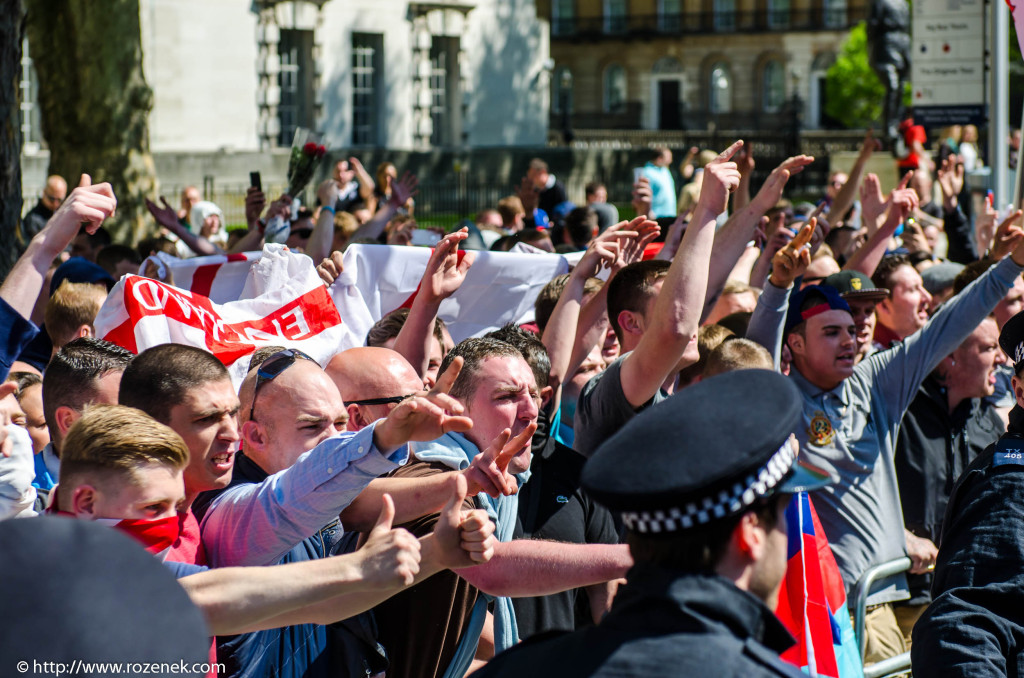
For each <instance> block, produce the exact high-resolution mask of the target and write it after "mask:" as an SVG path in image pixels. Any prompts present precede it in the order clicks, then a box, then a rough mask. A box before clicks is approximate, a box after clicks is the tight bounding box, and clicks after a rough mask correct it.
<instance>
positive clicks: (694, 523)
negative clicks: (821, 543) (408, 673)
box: [474, 370, 814, 678]
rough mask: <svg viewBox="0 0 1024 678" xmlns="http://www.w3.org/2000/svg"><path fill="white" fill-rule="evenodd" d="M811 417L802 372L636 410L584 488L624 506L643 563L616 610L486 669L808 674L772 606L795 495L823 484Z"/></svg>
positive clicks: (587, 473) (537, 639)
mask: <svg viewBox="0 0 1024 678" xmlns="http://www.w3.org/2000/svg"><path fill="white" fill-rule="evenodd" d="M751 394H757V397H755V398H751V397H750V395H751ZM739 402H743V403H744V406H743V408H737V407H736V406H735V405H736V403H739ZM800 414H801V402H800V396H799V393H798V392H797V390H796V387H795V386H794V385H793V384H792V383H791V382H790V380H788V379H786V378H785V377H783V376H781V375H779V374H777V373H774V372H770V371H767V370H741V371H738V372H731V373H727V374H723V375H719V376H716V377H715V378H713V379H708V380H706V381H703V382H701V383H699V384H697V385H695V386H692V387H690V388H687V389H685V390H684V391H682V392H680V393H679V394H677V395H675V396H673V397H672V398H670V399H668V400H667V401H665V402H663V403H660V404H658V405H655V406H654V407H652V408H650V409H649V410H647V411H645V412H643V413H641V414H639V415H638V416H636V417H635V418H633V419H632V420H631V421H630V422H629V423H628V424H626V425H625V426H624V427H623V428H622V429H621V430H620V431H619V432H618V433H616V434H615V435H614V436H613V437H612V438H610V439H609V440H607V441H606V442H605V443H604V444H603V445H601V446H600V447H599V448H598V450H597V452H596V453H595V454H594V456H593V457H592V458H591V459H590V460H589V461H588V462H587V465H586V466H585V467H584V469H583V487H584V489H585V490H586V491H587V492H589V493H590V494H591V495H592V496H593V498H594V499H595V500H596V501H597V502H599V503H601V504H604V505H605V506H607V507H608V508H609V509H611V510H612V511H615V512H618V513H619V514H621V516H622V520H623V523H624V524H625V526H626V528H627V530H628V533H627V539H628V542H629V545H630V549H631V551H632V554H633V560H634V563H635V564H634V567H633V568H632V569H631V570H630V571H629V574H628V575H627V581H628V583H627V584H626V586H624V587H623V588H621V589H620V590H619V594H618V596H617V597H616V599H615V602H614V604H613V606H612V609H611V611H610V612H609V613H608V615H607V616H606V617H605V618H604V620H603V621H602V622H601V623H600V624H599V625H598V626H595V627H589V628H587V629H583V630H579V631H576V632H573V633H564V632H552V633H547V634H540V635H537V636H534V637H533V638H531V639H530V640H527V641H526V642H524V643H521V644H520V645H518V646H516V647H514V648H512V649H511V650H508V651H507V652H504V653H502V654H499V655H498V656H497V657H495V658H494V659H492V660H491V661H490V662H489V663H488V664H487V665H486V666H484V668H483V669H481V670H480V671H479V672H477V673H476V674H474V676H479V677H482V678H485V677H487V676H499V675H500V676H515V675H521V676H528V675H550V676H613V675H614V676H644V677H647V676H655V675H668V674H671V675H679V676H693V677H699V676H721V675H726V674H727V675H743V676H745V678H754V677H756V676H801V675H804V674H802V673H800V671H799V670H797V669H796V668H795V667H792V666H790V665H788V664H785V663H783V662H782V661H781V660H780V659H779V653H780V652H783V651H784V650H786V649H787V648H789V647H790V646H791V645H793V642H794V641H793V638H792V637H791V636H790V634H789V633H788V632H787V631H786V628H785V627H784V626H783V625H782V623H781V622H780V621H779V620H778V619H777V618H776V617H775V615H774V614H773V613H772V608H773V607H774V606H775V603H776V599H777V597H778V593H779V585H780V584H781V582H782V577H783V574H784V573H785V570H786V562H787V554H786V549H787V540H786V522H785V517H784V511H785V507H786V504H787V503H788V499H789V493H791V492H796V491H800V490H807V489H812V487H814V484H813V483H814V481H811V479H810V476H809V475H808V474H807V473H806V472H802V470H797V469H799V467H796V468H794V462H795V460H796V445H795V442H794V441H793V440H792V439H791V433H792V432H793V430H794V429H795V427H796V426H797V425H798V424H799V420H800ZM805 481H806V482H805Z"/></svg>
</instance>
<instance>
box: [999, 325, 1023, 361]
mask: <svg viewBox="0 0 1024 678" xmlns="http://www.w3.org/2000/svg"><path fill="white" fill-rule="evenodd" d="M999 348H1001V349H1003V353H1005V354H1006V355H1007V357H1008V358H1009V359H1010V360H1011V361H1012V362H1013V371H1014V372H1017V373H1018V374H1019V373H1020V371H1021V370H1022V369H1024V311H1021V312H1020V313H1018V314H1017V315H1015V316H1013V317H1012V318H1010V319H1009V320H1007V321H1006V324H1005V325H1003V329H1002V330H1000V332H999Z"/></svg>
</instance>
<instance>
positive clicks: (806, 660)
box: [775, 492, 864, 678]
mask: <svg viewBox="0 0 1024 678" xmlns="http://www.w3.org/2000/svg"><path fill="white" fill-rule="evenodd" d="M786 523H787V525H786V527H787V529H788V535H789V549H788V552H787V555H788V557H789V564H788V566H787V568H786V576H785V577H784V578H783V580H782V590H781V592H780V593H779V604H778V607H777V608H776V610H775V614H776V615H777V616H778V617H779V619H780V620H781V621H782V623H783V624H785V625H786V628H788V629H789V631H790V633H792V634H793V637H794V638H796V639H797V644H796V645H795V646H794V647H792V648H790V649H789V650H787V651H786V652H784V653H783V654H782V658H783V659H784V660H785V661H787V662H789V663H790V664H794V665H796V666H799V667H801V668H802V669H804V670H805V671H807V672H808V673H809V674H810V675H812V676H815V675H817V676H829V677H831V678H860V677H861V676H863V675H864V671H863V668H862V665H861V661H860V654H859V648H858V646H857V642H856V640H855V639H854V635H853V624H852V623H851V622H850V613H849V610H848V609H847V605H846V589H845V587H844V586H843V578H842V576H841V575H840V574H839V567H838V566H837V565H836V561H835V558H834V557H833V556H832V550H831V549H830V548H829V545H828V539H826V537H825V531H824V530H823V529H822V527H821V523H820V522H819V521H818V514H817V513H816V512H815V511H814V505H813V504H812V503H811V499H810V497H809V496H808V494H807V493H806V492H800V493H798V494H795V495H793V499H792V501H791V502H790V504H789V506H788V507H787V508H786Z"/></svg>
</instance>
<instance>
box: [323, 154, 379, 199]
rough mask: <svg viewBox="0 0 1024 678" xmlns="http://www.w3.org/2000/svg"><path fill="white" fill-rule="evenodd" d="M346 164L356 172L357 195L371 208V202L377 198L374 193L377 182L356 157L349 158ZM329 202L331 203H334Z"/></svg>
mask: <svg viewBox="0 0 1024 678" xmlns="http://www.w3.org/2000/svg"><path fill="white" fill-rule="evenodd" d="M348 166H349V167H351V168H352V171H353V172H355V173H356V179H357V180H358V181H359V197H360V198H362V199H363V202H364V203H366V205H367V207H370V208H371V209H373V207H374V206H375V205H374V204H373V203H375V202H376V200H377V199H376V197H375V195H374V190H375V189H376V188H377V182H375V181H374V180H373V177H371V176H370V173H369V172H367V171H366V168H365V167H363V163H361V162H359V159H358V158H355V157H352V158H349V159H348ZM324 204H326V203H324ZM331 204H332V205H333V204H334V203H331Z"/></svg>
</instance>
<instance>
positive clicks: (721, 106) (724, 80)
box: [708, 62, 732, 113]
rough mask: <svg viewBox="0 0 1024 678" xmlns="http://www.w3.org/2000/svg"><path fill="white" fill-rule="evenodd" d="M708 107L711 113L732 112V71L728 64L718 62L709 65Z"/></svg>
mask: <svg viewBox="0 0 1024 678" xmlns="http://www.w3.org/2000/svg"><path fill="white" fill-rule="evenodd" d="M708 108H709V109H710V111H711V113H731V112H732V73H731V72H730V70H729V64H726V63H723V62H718V63H716V64H715V65H714V66H712V67H711V77H710V78H709V82H708Z"/></svg>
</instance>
